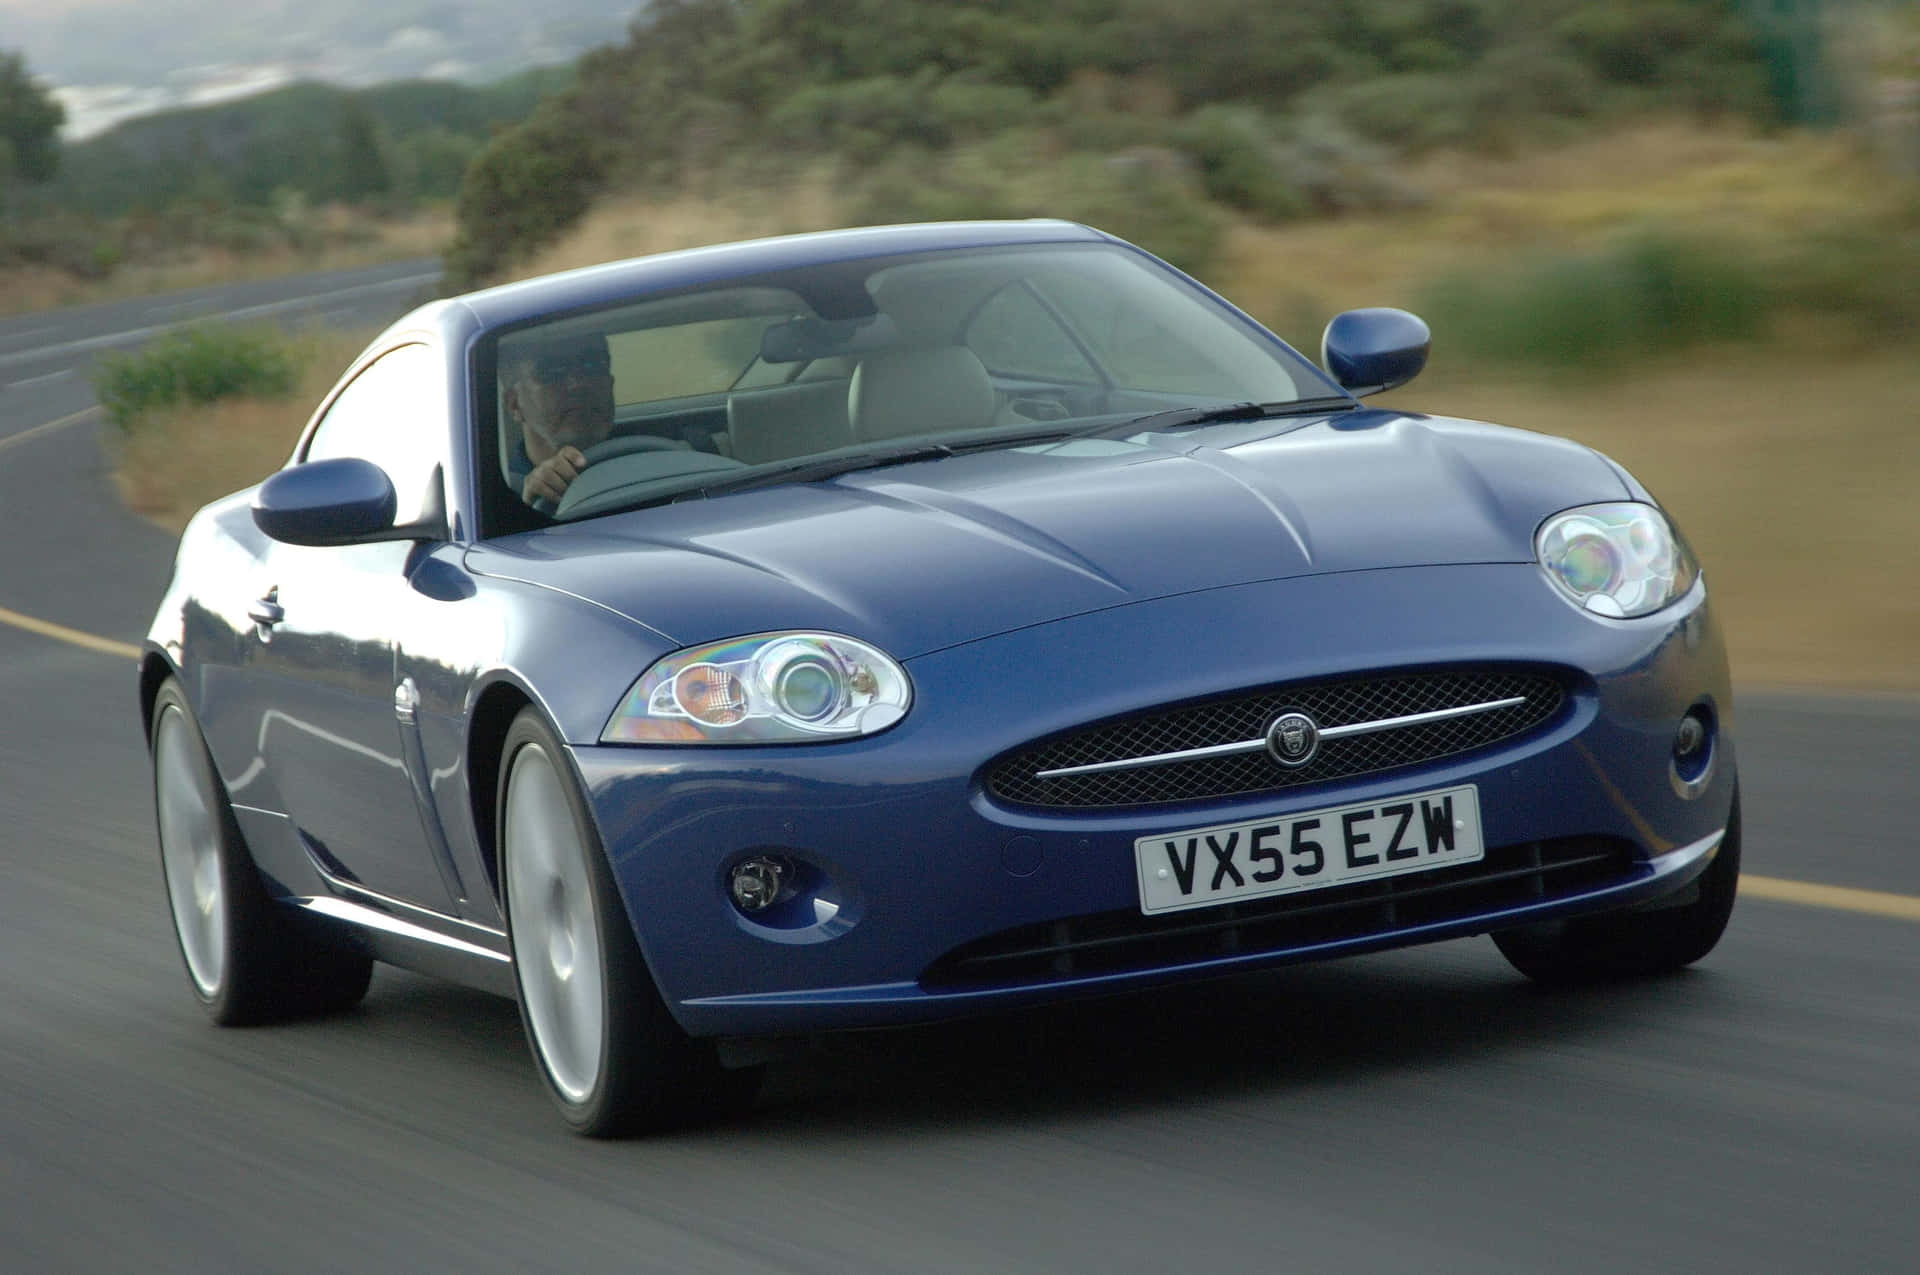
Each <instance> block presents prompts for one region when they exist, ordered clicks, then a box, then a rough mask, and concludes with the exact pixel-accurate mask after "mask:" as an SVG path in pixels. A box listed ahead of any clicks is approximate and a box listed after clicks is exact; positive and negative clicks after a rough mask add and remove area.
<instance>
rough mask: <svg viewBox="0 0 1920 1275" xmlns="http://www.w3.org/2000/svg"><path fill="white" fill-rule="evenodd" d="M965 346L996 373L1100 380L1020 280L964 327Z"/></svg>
mask: <svg viewBox="0 0 1920 1275" xmlns="http://www.w3.org/2000/svg"><path fill="white" fill-rule="evenodd" d="M967 346H968V347H969V348H970V349H972V351H973V352H974V353H975V354H978V355H979V356H980V361H981V362H982V363H984V364H986V365H987V369H988V370H989V371H991V372H994V373H996V374H998V375H1000V376H1011V377H1018V378H1020V379H1022V380H1036V381H1065V382H1071V383H1074V384H1079V385H1090V384H1093V383H1095V382H1097V381H1098V380H1099V377H1097V376H1096V375H1095V374H1094V371H1093V368H1092V367H1091V366H1089V364H1088V363H1087V360H1086V358H1085V357H1084V356H1082V355H1081V353H1080V348H1079V347H1078V346H1076V345H1075V344H1074V343H1073V339H1072V338H1071V337H1069V336H1068V335H1067V334H1066V333H1065V332H1064V331H1063V330H1061V327H1060V325H1059V324H1058V323H1056V322H1054V319H1053V316H1052V315H1051V314H1048V313H1047V309H1046V307H1045V306H1043V305H1041V304H1040V302H1039V300H1038V299H1036V298H1035V297H1034V295H1033V293H1031V292H1029V291H1028V290H1027V288H1026V287H1025V286H1024V285H1022V284H1018V283H1015V284H1010V285H1008V286H1007V287H1004V288H1002V289H1000V291H998V292H996V293H994V294H993V295H992V296H991V297H989V298H987V301H986V303H985V304H984V305H982V306H981V307H980V309H979V310H978V311H977V312H976V313H975V314H974V316H973V322H971V323H969V324H968V325H967Z"/></svg>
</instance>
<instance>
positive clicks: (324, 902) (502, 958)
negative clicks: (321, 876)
mask: <svg viewBox="0 0 1920 1275" xmlns="http://www.w3.org/2000/svg"><path fill="white" fill-rule="evenodd" d="M294 904H295V906H296V907H300V908H304V909H306V910H307V911H309V912H318V913H319V914H320V915H322V916H330V917H333V918H334V919H335V920H339V921H346V922H347V923H349V924H351V925H358V926H360V927H362V928H364V929H369V930H383V931H385V932H386V933H388V934H396V935H398V936H400V937H401V938H403V939H412V940H413V941H415V942H417V943H431V944H433V945H434V946H436V947H444V948H451V949H452V950H453V951H456V952H463V953H465V954H466V955H468V956H484V957H486V958H487V959H489V960H494V961H499V962H500V963H501V964H502V965H506V964H510V963H511V962H512V960H513V958H512V957H510V956H508V955H507V954H506V953H505V952H496V951H494V950H493V949H492V948H486V947H481V946H480V945H479V944H478V943H469V942H467V941H466V940H465V939H457V938H454V937H453V936H452V935H450V934H441V933H439V932H438V931H436V930H429V929H428V928H427V927H426V926H424V925H415V924H414V923H413V922H411V921H403V920H401V919H400V918H399V917H397V916H388V915H387V914H386V913H385V912H382V911H379V910H378V909H376V908H370V907H364V906H362V905H361V904H358V903H349V902H347V901H346V900H345V899H329V898H314V899H297V900H295V901H294ZM501 937H503V938H504V937H505V935H502V936H501Z"/></svg>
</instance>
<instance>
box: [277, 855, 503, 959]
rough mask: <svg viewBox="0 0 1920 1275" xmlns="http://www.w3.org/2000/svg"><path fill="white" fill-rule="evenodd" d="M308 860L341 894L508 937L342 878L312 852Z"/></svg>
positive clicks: (474, 922)
mask: <svg viewBox="0 0 1920 1275" xmlns="http://www.w3.org/2000/svg"><path fill="white" fill-rule="evenodd" d="M307 861H308V862H309V863H311V864H313V870H314V871H315V872H318V873H319V874H320V879H321V880H323V881H325V882H326V883H327V886H328V888H330V889H332V890H335V891H337V892H339V893H341V894H354V895H358V896H359V897H361V898H363V899H366V900H369V901H370V902H373V903H377V904H379V905H380V906H381V907H383V908H399V909H401V910H402V911H406V912H414V913H417V914H419V915H420V916H430V917H432V918H433V919H434V920H436V921H439V922H442V923H444V924H446V925H458V926H460V927H461V928H462V929H468V930H475V931H477V932H479V933H481V934H484V935H486V936H487V937H488V938H495V939H502V940H504V939H505V938H506V937H507V932H506V931H505V930H496V929H494V928H493V927H492V926H490V925H481V924H480V923H479V922H478V921H463V920H461V919H460V918H459V917H457V916H448V915H447V914H446V913H445V912H435V911H434V910H433V909H432V908H423V907H421V906H420V905H419V904H418V903H408V902H407V901H406V900H405V899H396V898H394V897H393V896H392V895H388V894H382V893H380V892H379V891H378V890H369V889H367V887H366V886H364V885H358V884H356V883H354V882H352V881H346V880H342V879H341V878H339V877H337V876H335V875H333V873H331V872H329V871H327V868H326V865H325V864H323V863H321V862H320V861H319V860H318V859H316V858H314V856H313V855H312V854H308V855H307ZM403 924H404V922H403Z"/></svg>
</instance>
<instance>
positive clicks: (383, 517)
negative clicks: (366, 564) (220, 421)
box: [253, 456, 431, 546]
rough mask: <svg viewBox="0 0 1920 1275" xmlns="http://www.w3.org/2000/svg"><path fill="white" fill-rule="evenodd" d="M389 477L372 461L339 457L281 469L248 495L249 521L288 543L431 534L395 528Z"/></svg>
mask: <svg viewBox="0 0 1920 1275" xmlns="http://www.w3.org/2000/svg"><path fill="white" fill-rule="evenodd" d="M396 506H397V501H396V499H395V497H394V494H393V480H392V479H390V478H388V477H387V474H386V471H385V470H383V469H381V468H380V467H379V466H378V465H376V464H374V463H373V462H372V461H366V460H360V459H358V458H356V457H351V456H342V457H339V458H337V459H334V460H316V461H309V462H308V463H306V464H304V465H294V466H291V467H290V468H287V469H283V470H281V471H280V472H279V473H277V474H275V475H274V476H273V477H271V478H269V479H267V481H265V482H263V483H261V484H260V489H259V490H258V491H257V492H255V493H254V496H253V523H254V525H255V526H256V527H258V528H260V530H261V531H264V532H265V533H266V534H267V535H269V536H271V537H273V538H274V539H275V540H279V541H282V542H283V543H286V544H290V545H322V546H324V545H352V544H365V543H367V542H369V541H374V540H417V539H421V538H422V537H424V536H427V535H430V534H431V532H430V531H429V530H428V529H426V528H424V527H422V526H420V525H418V524H413V523H409V524H405V525H403V526H398V527H396V526H395V525H394V522H393V515H394V511H395V508H396Z"/></svg>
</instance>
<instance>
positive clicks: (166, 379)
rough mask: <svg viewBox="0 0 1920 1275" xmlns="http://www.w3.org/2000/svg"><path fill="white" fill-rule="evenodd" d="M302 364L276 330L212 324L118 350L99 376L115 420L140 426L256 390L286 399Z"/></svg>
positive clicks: (96, 383) (100, 392)
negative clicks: (175, 410)
mask: <svg viewBox="0 0 1920 1275" xmlns="http://www.w3.org/2000/svg"><path fill="white" fill-rule="evenodd" d="M298 373H299V368H298V366H297V361H296V359H295V358H294V356H293V354H292V352H291V350H290V348H289V346H288V344H287V341H286V339H285V338H284V337H283V336H281V335H280V334H279V333H278V332H277V331H275V330H273V329H261V328H237V327H230V326H226V325H220V324H205V325H200V326H196V327H190V328H181V329H178V330H175V331H173V332H169V333H167V334H165V335H164V336H161V337H159V338H158V339H157V340H155V341H153V342H151V343H150V344H148V345H147V346H145V347H144V348H142V349H140V350H137V351H134V352H132V353H129V354H111V355H108V356H107V357H106V358H103V359H102V360H101V361H100V365H99V367H98V368H97V369H96V370H95V372H94V374H93V389H94V394H95V395H96V396H97V397H98V398H99V400H100V406H101V407H102V408H103V409H104V410H105V411H106V413H107V417H108V419H110V420H112V421H113V423H114V424H116V425H118V426H119V427H120V428H121V429H124V430H133V429H137V428H138V427H139V426H140V424H141V422H142V421H143V420H144V419H145V418H146V417H147V416H149V415H150V414H151V413H153V412H155V411H159V410H161V409H164V408H168V407H175V406H178V405H180V404H183V403H210V402H213V401H214V400H215V399H221V398H231V397H235V396H239V395H251V396H258V397H267V398H284V397H286V396H287V395H289V394H291V393H292V392H293V388H294V383H295V380H296V378H297V376H298Z"/></svg>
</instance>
